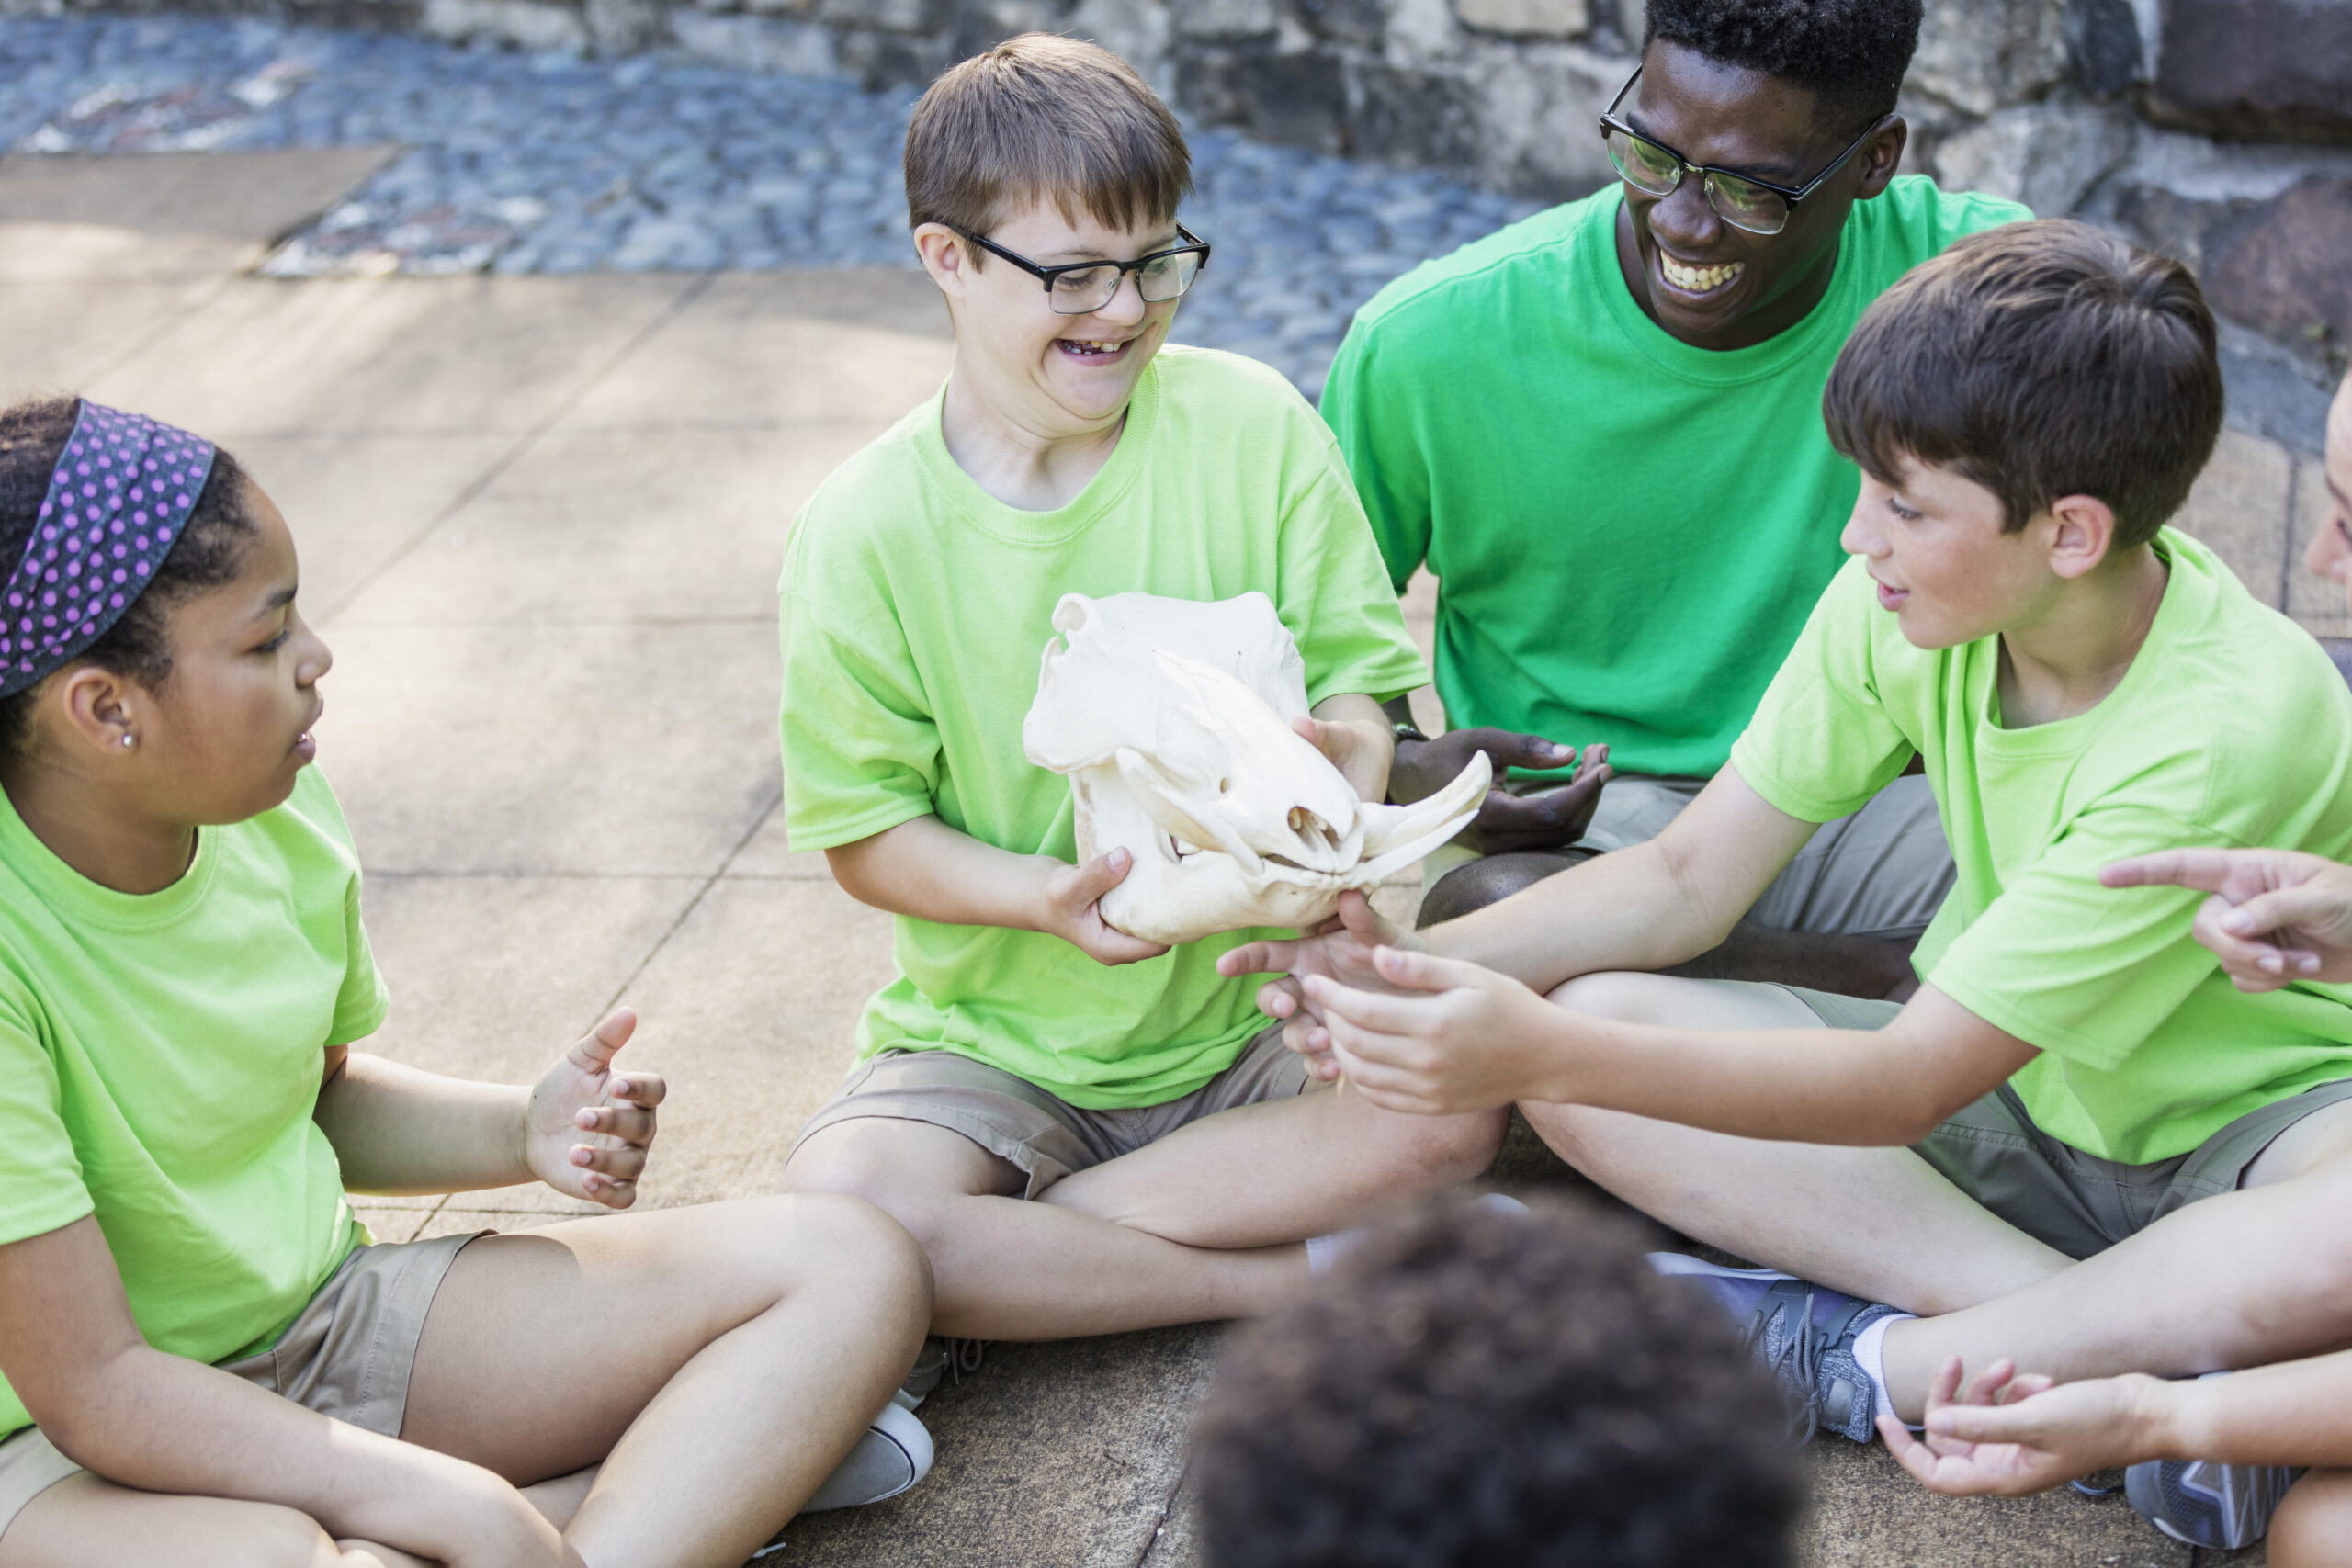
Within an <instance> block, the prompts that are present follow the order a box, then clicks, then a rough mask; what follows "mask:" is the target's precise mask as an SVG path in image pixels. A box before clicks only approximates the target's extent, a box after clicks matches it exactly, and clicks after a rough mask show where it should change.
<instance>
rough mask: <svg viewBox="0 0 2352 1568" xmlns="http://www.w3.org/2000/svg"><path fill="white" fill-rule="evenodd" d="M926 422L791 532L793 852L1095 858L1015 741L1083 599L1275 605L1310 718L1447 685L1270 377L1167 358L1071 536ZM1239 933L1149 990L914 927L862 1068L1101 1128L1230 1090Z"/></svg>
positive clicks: (1053, 786) (789, 803)
mask: <svg viewBox="0 0 2352 1568" xmlns="http://www.w3.org/2000/svg"><path fill="white" fill-rule="evenodd" d="M939 417H940V400H939V399H938V398H934V399H933V400H931V401H930V402H927V403H925V404H924V405H923V406H922V407H921V408H919V409H917V410H915V411H914V412H912V413H911V414H909V415H908V416H907V417H906V418H905V419H904V420H901V421H900V422H899V424H898V425H897V427H896V428H894V429H892V430H891V431H890V432H889V433H888V434H885V435H884V436H882V438H881V439H880V440H878V441H876V442H875V443H874V445H872V446H868V447H867V448H866V449H865V451H863V452H861V453H859V454H858V455H857V456H856V457H853V458H851V459H850V460H849V461H848V462H847V463H845V464H843V465H842V468H840V470H839V471H837V472H836V473H835V474H834V475H833V476H832V477H831V479H827V480H826V481H825V483H824V484H823V486H822V487H821V488H820V489H819V490H818V491H817V493H816V495H815V496H813V497H812V498H810V500H809V504H808V506H807V507H806V508H805V509H804V510H803V511H802V512H801V513H800V515H799V517H798V518H797V520H796V521H795V523H794V525H793V530H792V540H791V544H790V546H789V547H788V548H787V549H786V555H785V565H784V579H783V582H782V584H781V597H782V601H783V621H784V625H783V637H784V705H783V716H782V721H781V729H782V738H783V744H784V776H785V813H786V818H785V819H786V829H787V831H788V832H789V834H790V836H791V840H792V844H793V847H794V848H795V849H800V850H814V849H827V848H831V847H832V846H834V845H838V844H846V843H853V842H854V841H856V840H860V839H865V838H869V837H871V836H872V835H874V834H876V833H879V832H881V831H882V830H883V829H886V828H893V827H896V826H897V825H898V824H899V823H901V822H905V821H908V820H910V819H911V818H917V817H921V816H923V815H925V814H927V813H936V814H937V815H938V817H939V818H940V820H941V821H943V822H944V823H946V824H947V825H948V826H949V827H951V828H954V829H957V830H958V831H961V832H965V833H968V834H970V835H971V836H972V837H974V838H976V839H978V840H981V841H982V842H984V843H989V844H994V845H997V846H998V847H1000V848H1001V849H1007V850H1012V851H1014V852H1019V853H1023V854H1048V855H1053V856H1055V857H1057V858H1058V859H1061V860H1065V861H1067V860H1072V859H1075V858H1076V855H1077V840H1076V838H1075V834H1074V830H1073V823H1072V818H1071V811H1070V798H1069V781H1067V780H1066V779H1064V778H1062V777H1061V776H1060V775H1059V774H1057V773H1051V772H1048V771H1047V770H1046V769H1044V768H1040V767H1036V766H1035V765H1033V764H1032V763H1031V762H1030V761H1029V760H1028V758H1027V757H1026V756H1024V755H1023V751H1022V749H1021V721H1022V718H1023V716H1024V715H1025V714H1026V713H1027V712H1028V711H1029V704H1030V701H1031V699H1032V698H1033V697H1034V696H1035V694H1036V690H1037V671H1038V660H1039V657H1040V656H1041V655H1042V654H1043V652H1044V650H1045V647H1046V642H1047V641H1048V640H1050V639H1051V638H1052V637H1055V636H1056V634H1055V632H1054V629H1053V625H1052V622H1053V613H1054V605H1055V604H1056V603H1057V601H1058V600H1059V599H1060V598H1061V596H1062V595H1063V594H1065V593H1085V594H1090V595H1093V596H1095V597H1101V596H1103V595H1105V594H1111V593H1126V592H1141V593H1160V594H1166V595H1170V596H1171V597H1175V598H1182V599H1229V598H1232V597H1234V596H1235V595H1237V594H1240V593H1247V592H1250V591H1251V590H1252V589H1255V590H1256V591H1258V592H1261V593H1264V594H1265V595H1266V596H1267V597H1268V598H1270V599H1272V601H1273V602H1274V607H1275V609H1276V611H1277V612H1278V613H1279V614H1280V615H1281V616H1282V621H1283V626H1287V627H1289V628H1290V633H1291V635H1292V636H1293V637H1295V638H1296V639H1297V641H1298V647H1299V652H1300V653H1301V654H1302V655H1303V656H1304V658H1305V659H1306V695H1307V701H1308V702H1309V703H1310V704H1314V703H1320V702H1322V701H1323V700H1324V699H1325V698H1327V697H1330V696H1334V695H1338V694H1343V693H1363V694H1366V695H1369V696H1374V697H1379V698H1384V699H1385V698H1387V697H1390V696H1394V695H1396V694H1398V693H1401V692H1405V691H1409V690H1410V689H1412V688H1413V687H1415V686H1417V685H1419V684H1421V683H1423V682H1425V681H1426V680H1427V678H1428V677H1427V671H1426V670H1425V667H1424V666H1423V664H1422V662H1421V658H1420V655H1419V653H1418V652H1416V651H1415V650H1414V648H1413V645H1412V643H1411V642H1410V641H1409V640H1408V638H1407V637H1406V634H1405V625H1404V620H1403V618H1402V616H1401V615H1399V614H1398V612H1397V601H1396V599H1395V597H1394V596H1393V595H1392V594H1391V593H1390V592H1389V589H1388V583H1387V581H1386V579H1385V577H1384V576H1383V575H1382V572H1381V568H1380V556H1379V553H1378V552H1377V551H1376V550H1375V549H1374V547H1373V543H1372V536H1371V534H1370V533H1369V532H1368V531H1367V530H1366V529H1365V527H1364V522H1363V509H1362V508H1361V507H1360V506H1358V505H1357V503H1356V497H1355V491H1354V487H1353V486H1351V484H1350V483H1349V482H1348V473H1347V469H1346V468H1345V467H1343V466H1342V465H1341V463H1340V456H1339V452H1338V450H1337V448H1336V446H1335V445H1334V444H1333V442H1332V439H1331V434H1330V432H1329V431H1328V430H1326V429H1325V428H1324V427H1323V425H1322V423H1320V422H1319V421H1317V419H1316V417H1315V412H1314V410H1312V409H1310V408H1309V407H1307V405H1306V401H1305V400H1303V399H1301V398H1300V397H1299V395H1298V394H1297V393H1296V392H1295V391H1294V390H1293V389H1291V387H1290V385H1289V384H1288V383H1287V382H1285V381H1283V379H1282V378H1281V377H1279V376H1278V375H1276V374H1275V373H1274V372H1273V371H1272V370H1269V369H1267V368H1266V367H1263V366H1261V365H1259V364H1257V363H1255V362H1254V361H1251V360H1247V359H1242V358H1238V357H1237V356H1235V355H1229V354H1219V353H1216V352H1215V351H1213V350H1208V349H1194V348H1176V347H1168V348H1163V349H1161V350H1160V351H1159V355H1158V357H1157V358H1155V359H1154V360H1153V362H1152V363H1151V364H1150V365H1149V366H1148V367H1146V369H1145V371H1144V373H1143V376H1142V378H1140V379H1139V380H1138V381H1137V383H1136V394H1135V400H1134V403H1133V404H1132V406H1131V407H1130V408H1129V410H1128V412H1127V423H1126V427H1125V430H1124V431H1123V432H1122V434H1121V435H1120V437H1119V444H1118V446H1117V447H1116V448H1115V449H1114V451H1113V452H1112V454H1111V457H1110V460H1109V461H1108V462H1106V463H1104V464H1103V468H1102V471H1101V472H1099V473H1097V474H1096V475H1095V476H1094V479H1093V480H1092V481H1091V483H1089V484H1088V485H1087V487H1086V489H1085V490H1084V491H1081V492H1080V494H1079V496H1078V498H1077V499H1076V500H1074V501H1072V502H1070V503H1069V505H1067V506H1065V507H1062V508H1061V509H1060V510H1059V511H1056V512H1022V511H1018V510H1016V509H1014V508H1012V507H1010V506H1006V505H1004V504H1002V503H1001V502H997V501H995V500H994V499H992V498H991V497H989V495H988V493H987V492H986V491H982V490H981V489H980V487H979V486H978V485H977V484H975V483H974V482H973V481H972V479H971V478H970V476H968V475H967V474H966V473H965V472H964V471H963V469H961V468H958V467H956V461H955V459H954V458H953V457H950V456H949V455H948V452H947V447H946V444H945V443H944V440H942V438H941V435H940V429H939ZM1252 934H1262V933H1250V932H1246V931H1242V932H1234V933H1232V934H1230V935H1227V936H1220V937H1213V938H1209V939H1206V940H1204V941H1201V942H1193V943H1190V944H1188V945H1186V946H1183V947H1180V948H1177V949H1176V950H1174V951H1173V952H1171V953H1166V954H1163V955H1162V956H1160V957H1159V958H1154V959H1151V960H1149V961H1148V962H1146V963H1142V964H1124V965H1121V966H1119V967H1117V968H1111V967H1106V966H1105V965H1103V964H1097V963H1096V962H1095V961H1094V960H1093V959H1091V958H1089V957H1088V956H1087V955H1086V954H1085V953H1081V952H1080V951H1079V950H1078V949H1077V948H1075V947H1072V946H1071V945H1070V944H1069V943H1068V942H1063V941H1062V940H1060V939H1059V938H1058V937H1050V936H1041V935H1039V934H1037V933H1036V932H1034V931H1006V930H1002V929H1000V928H997V927H992V926H950V925H940V924H936V923H934V922H933V921H930V920H921V919H912V918H910V917H908V916H903V915H902V916H900V917H899V919H898V932H897V941H896V943H895V946H894V953H895V956H896V958H897V961H898V967H899V978H898V979H897V980H896V981H894V982H893V983H892V984H891V985H889V986H888V987H886V988H885V989H884V990H882V991H881V992H880V993H879V994H878V995H876V997H875V998H873V999H872V1000H871V1001H869V1002H868V1003H867V1004H866V1008H865V1016H864V1018H863V1019H862V1020H860V1021H859V1024H858V1032H857V1050H858V1055H859V1056H860V1058H861V1059H862V1058H864V1057H865V1056H869V1055H874V1054H875V1053H876V1052H879V1051H883V1050H888V1049H891V1048H894V1047H897V1048H904V1049H910V1050H929V1049H942V1050H948V1051H955V1052H958V1053H961V1054H962V1055H967V1056H971V1057H974V1058H976V1059H978V1060H979V1061H983V1062H987V1063H989V1064H991V1065H993V1066H998V1067H1001V1068H1003V1069H1005V1070H1006V1071H1008V1072H1011V1073H1013V1074H1016V1075H1017V1076H1019V1077H1023V1078H1026V1079H1028V1080H1029V1081H1030V1082H1032V1083H1034V1084H1036V1085H1038V1086H1039V1087H1041V1088H1043V1089H1047V1090H1049V1091H1050V1092H1052V1093H1054V1094H1056V1095H1058V1096H1060V1097H1061V1098H1062V1099H1064V1100H1069V1102H1070V1103H1072V1104H1074V1105H1081V1106H1085V1107H1088V1108H1090V1109H1104V1108H1110V1107H1116V1106H1135V1105H1155V1104H1159V1103H1162V1102H1164V1101H1166V1100H1173V1099H1176V1098H1177V1097H1179V1096H1181V1095H1185V1094H1189V1093H1191V1092H1192V1091H1193V1089H1198V1088H1199V1087H1200V1086H1201V1085H1202V1084H1204V1083H1206V1082H1207V1081H1208V1080H1209V1079H1210V1078H1211V1077H1215V1076H1216V1074H1217V1073H1219V1072H1221V1071H1223V1070H1224V1069H1225V1068H1226V1067H1227V1066H1230V1065H1231V1064H1232V1062H1233V1060H1234V1059H1235V1057H1237V1056H1238V1055H1239V1054H1240V1051H1241V1048H1242V1047H1243V1046H1244V1045H1245V1044H1247V1043H1248V1042H1249V1041H1250V1037H1251V1036H1252V1035H1254V1034H1256V1033H1257V1032H1259V1031H1260V1030H1261V1029H1263V1028H1264V1027H1265V1024H1266V1021H1265V1020H1264V1019H1263V1018H1262V1017H1261V1016H1260V1015H1259V1013H1258V1010H1257V1008H1256V1006H1255V1004H1254V1002H1253V1000H1252V995H1253V991H1254V988H1255V987H1254V982H1251V981H1249V980H1246V979H1245V980H1227V979H1223V978H1221V977H1220V976H1218V975H1217V973H1216V959H1217V956H1218V954H1220V953H1224V952H1225V951H1226V950H1227V949H1228V948H1231V947H1234V946H1237V945H1238V944H1239V943H1241V942H1247V941H1249V940H1250V938H1251V936H1252Z"/></svg>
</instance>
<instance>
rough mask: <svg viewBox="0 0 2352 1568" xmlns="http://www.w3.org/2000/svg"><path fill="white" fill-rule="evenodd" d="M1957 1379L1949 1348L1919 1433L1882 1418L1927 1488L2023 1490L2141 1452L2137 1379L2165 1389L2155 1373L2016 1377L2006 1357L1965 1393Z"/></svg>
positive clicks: (1899, 1453) (1885, 1432)
mask: <svg viewBox="0 0 2352 1568" xmlns="http://www.w3.org/2000/svg"><path fill="white" fill-rule="evenodd" d="M1960 1381H1961V1364H1960V1358H1959V1357H1958V1356H1954V1357H1952V1358H1951V1359H1950V1360H1948V1361H1946V1362H1945V1363H1944V1366H1943V1371H1939V1372H1938V1373H1937V1374H1936V1381H1935V1382H1934V1384H1933V1386H1931V1387H1930V1388H1929V1389H1928V1411H1927V1423H1926V1425H1927V1428H1928V1429H1927V1433H1926V1437H1925V1440H1924V1441H1923V1440H1921V1439H1920V1438H1914V1437H1913V1436H1912V1435H1911V1434H1910V1433H1909V1432H1908V1431H1906V1430H1905V1428H1904V1426H1903V1423H1902V1422H1900V1421H1898V1420H1896V1419H1895V1418H1894V1416H1880V1417H1879V1422H1878V1429H1879V1435H1880V1436H1881V1437H1883V1438H1885V1439H1886V1446H1887V1449H1888V1450H1889V1451H1891V1452H1892V1453H1893V1454H1894V1457H1895V1459H1896V1460H1897V1461H1900V1462H1901V1463H1902V1465H1903V1468H1904V1469H1905V1470H1907V1471H1909V1472H1911V1473H1912V1475H1913V1476H1914V1477H1916V1478H1917V1480H1918V1482H1919V1483H1920V1484H1921V1485H1923V1486H1926V1487H1928V1489H1929V1490H1931V1491H1936V1492H1949V1493H1952V1494H1954V1495H1963V1496H1967V1495H1978V1494H1982V1493H1988V1492H1989V1493H1994V1494H1996V1495H2000V1496H2004V1497H2021V1496H2024V1495H2026V1494H2028V1493H2030V1492H2047V1491H2048V1490H2050V1488H2052V1486H2056V1485H2058V1484H2060V1483H2063V1482H2066V1481H2071V1480H2073V1479H2074V1478H2075V1477H2076V1476H2078V1475H2088V1474H2090V1473H2091V1472H2093V1471H2098V1470H2106V1469H2108V1468H2109V1467H2111V1466H2114V1465H2120V1464H2129V1463H2131V1462H2133V1461H2137V1460H2140V1459H2143V1458H2146V1457H2147V1455H2146V1454H2144V1453H2143V1452H2140V1451H2139V1449H2140V1447H2141V1445H2140V1444H2139V1443H2138V1442H2137V1441H2136V1435H2137V1434H2138V1433H2139V1432H2140V1430H2141V1429H2142V1427H2143V1415H2142V1411H2141V1408H2140V1405H2141V1403H2142V1396H2143V1393H2144V1392H2145V1391H2144V1389H2143V1385H2147V1384H2154V1385H2155V1386H2157V1387H2158V1388H2161V1387H2162V1384H2161V1382H2159V1381H2158V1380H2156V1379H2154V1378H2142V1377H2136V1376H2135V1377H2121V1378H2093V1379H2089V1380H2087V1381H2086V1382H2070V1383H2059V1384H2056V1385H2055V1386H2053V1385H2052V1382H2051V1380H2050V1379H2048V1378H2046V1377H2041V1376H2039V1375H2027V1376H2020V1375H2019V1374H2018V1370H2017V1364H2016V1363H2015V1362H2013V1361H2009V1360H2006V1359H2004V1360H1999V1361H1996V1362H1994V1363H1993V1364H1992V1365H1991V1366H1989V1367H1987V1368H1985V1371H1983V1372H1981V1373H1979V1374H1978V1375H1977V1376H1976V1378H1975V1380H1974V1381H1973V1382H1971V1383H1970V1384H1969V1385H1968V1393H1967V1395H1966V1397H1964V1398H1962V1397H1959V1394H1960Z"/></svg>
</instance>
